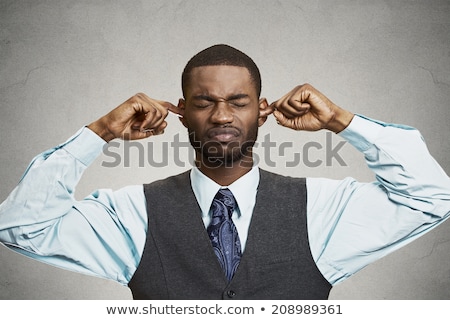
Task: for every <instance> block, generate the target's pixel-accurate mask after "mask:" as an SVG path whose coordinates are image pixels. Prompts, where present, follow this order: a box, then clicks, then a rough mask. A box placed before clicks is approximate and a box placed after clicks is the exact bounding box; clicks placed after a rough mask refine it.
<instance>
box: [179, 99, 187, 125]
mask: <svg viewBox="0 0 450 320" xmlns="http://www.w3.org/2000/svg"><path fill="white" fill-rule="evenodd" d="M178 109H180V111H181V112H180V114H183V115H182V116H180V117H179V118H178V119H180V121H181V123H182V124H183V126H185V127H186V128H187V123H186V119H185V118H184V112H185V110H186V101H185V100H184V99H182V98H180V99H179V100H178Z"/></svg>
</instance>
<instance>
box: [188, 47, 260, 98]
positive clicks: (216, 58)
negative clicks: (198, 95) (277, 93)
mask: <svg viewBox="0 0 450 320" xmlns="http://www.w3.org/2000/svg"><path fill="white" fill-rule="evenodd" d="M223 65H225V66H235V67H244V68H246V69H247V70H248V72H249V73H250V77H251V79H252V82H253V83H254V85H255V89H256V93H257V95H258V97H259V96H260V94H261V74H260V72H259V69H258V67H257V66H256V64H255V62H254V61H253V60H252V59H251V58H250V57H249V56H248V55H246V54H245V53H243V52H242V51H240V50H238V49H236V48H233V47H231V46H229V45H226V44H216V45H213V46H211V47H209V48H206V49H204V50H202V51H200V52H199V53H197V54H196V55H195V56H193V57H192V58H191V59H190V60H189V61H188V63H187V64H186V66H185V67H184V70H183V73H182V75H181V89H182V90H183V96H184V95H185V93H186V88H187V85H188V83H189V80H190V79H189V77H190V74H191V71H192V69H194V68H196V67H205V66H223Z"/></svg>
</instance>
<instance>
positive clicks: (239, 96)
mask: <svg viewBox="0 0 450 320" xmlns="http://www.w3.org/2000/svg"><path fill="white" fill-rule="evenodd" d="M248 97H249V95H248V94H245V93H239V94H233V95H231V96H228V97H226V99H225V101H232V100H240V99H245V98H248ZM192 98H193V99H194V100H206V101H211V102H216V101H217V99H214V98H213V97H211V96H208V95H204V94H199V95H197V96H194V97H192Z"/></svg>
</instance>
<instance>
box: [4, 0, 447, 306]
mask: <svg viewBox="0 0 450 320" xmlns="http://www.w3.org/2000/svg"><path fill="white" fill-rule="evenodd" d="M215 43H228V44H231V45H233V46H236V47H238V48H240V49H242V50H243V51H245V52H247V53H248V54H249V55H250V56H252V57H253V58H254V60H255V61H256V62H257V64H258V65H259V66H260V68H261V72H262V76H263V95H264V96H265V97H267V98H268V100H270V101H273V100H275V99H278V98H279V97H280V96H281V95H283V94H285V93H286V92H287V91H289V90H290V89H292V87H294V86H295V85H297V84H301V83H304V82H310V83H311V84H313V85H314V86H315V87H317V88H318V89H319V90H321V91H322V92H323V93H325V94H326V95H327V96H328V97H329V98H331V99H332V100H333V101H335V102H336V103H337V104H339V105H341V106H343V107H345V108H347V109H349V110H351V111H353V112H355V113H362V114H365V115H367V116H370V117H374V118H378V119H381V120H384V121H388V122H396V123H405V124H409V125H411V126H414V127H416V128H418V129H420V130H421V132H422V134H423V136H424V137H425V139H426V141H427V143H428V146H429V149H430V150H431V152H432V153H433V154H434V156H435V158H436V159H437V161H438V162H439V163H440V164H441V165H442V166H443V168H444V170H446V172H450V161H449V160H448V159H449V158H450V153H449V150H450V139H448V138H449V137H448V129H449V120H450V111H449V102H450V90H449V88H450V1H443V0H441V1H439V0H431V1H430V0H419V1H412V0H411V1H407V0H396V1H379V0H366V1H354V0H342V1H335V0H324V1H313V0H308V1H294V0H292V1H206V0H200V1H181V0H180V1H145V0H142V1H68V0H64V1H61V0H59V1H56V0H55V1H36V0H33V1H31V0H29V1H22V0H18V1H17V0H16V1H6V0H0V74H1V77H0V108H1V116H0V150H2V152H1V153H0V163H1V166H0V177H1V184H0V201H3V199H5V198H6V197H7V195H8V193H9V192H10V191H11V190H12V188H13V187H14V186H15V185H16V183H17V182H18V180H19V178H20V176H21V175H22V173H23V171H24V170H25V168H26V166H27V164H28V163H29V161H30V160H31V159H32V158H33V156H34V155H36V154H37V153H40V152H42V151H43V150H45V149H47V148H49V147H51V146H53V145H56V144H58V143H60V142H63V141H64V140H65V139H66V138H68V137H69V136H70V135H71V134H72V133H74V132H75V131H76V130H77V129H78V128H80V127H81V126H83V125H85V124H88V123H90V122H91V121H93V120H95V119H96V118H98V117H99V116H101V115H103V114H104V113H106V112H107V111H109V110H110V109H111V108H113V107H115V106H116V105H118V104H119V103H121V102H122V101H124V100H126V99H127V98H128V97H129V96H131V95H132V94H134V93H136V92H139V91H143V92H146V93H147V94H148V95H150V96H152V97H154V98H158V99H164V100H170V101H172V102H176V101H177V100H178V98H179V97H180V96H181V90H180V84H179V83H180V74H181V70H182V68H183V67H184V64H185V63H186V62H187V60H188V59H189V58H190V57H191V56H192V55H193V54H194V53H196V52H197V51H199V50H201V49H203V48H205V47H207V46H210V45H212V44H215ZM269 132H270V134H271V138H272V139H273V140H276V141H300V142H299V143H302V142H303V143H304V142H305V141H309V140H317V141H320V142H324V141H325V138H326V136H325V133H322V132H319V133H298V132H290V131H287V129H283V128H279V127H277V126H276V125H275V123H274V121H273V119H272V120H270V121H269V122H268V123H267V124H266V125H264V126H263V127H262V128H261V133H260V137H262V136H264V135H266V134H268V133H269ZM177 133H180V136H182V137H184V136H185V130H184V128H183V127H182V126H181V125H180V124H179V122H178V121H177V119H176V117H174V116H170V117H169V128H168V129H167V130H166V134H165V135H164V136H162V137H158V138H156V139H155V140H154V141H155V146H162V143H163V142H164V141H170V140H171V139H172V138H173V137H174V135H176V134H177ZM334 139H336V140H334V141H335V142H334V143H338V141H339V139H338V138H337V137H335V138H334ZM341 154H343V157H344V160H345V162H346V164H347V166H341V165H339V164H337V163H336V162H334V163H333V165H332V166H326V165H321V166H319V167H315V168H312V167H308V166H305V165H303V166H300V167H299V168H297V169H292V168H291V169H288V168H285V167H283V166H279V167H277V168H275V169H274V170H275V171H278V172H280V173H288V172H289V173H290V174H292V175H297V176H327V177H333V178H343V177H345V176H349V175H351V176H354V177H355V178H357V179H360V180H362V181H368V180H371V179H372V174H371V173H370V172H369V171H368V170H367V169H366V167H365V165H364V162H363V159H362V157H361V155H359V154H358V153H356V152H355V151H354V150H353V149H352V148H351V147H349V146H348V145H346V146H345V147H344V148H343V153H341ZM315 156H316V157H320V156H323V155H320V154H317V155H315ZM274 157H275V159H276V155H274ZM105 160H108V161H110V160H111V159H108V158H105V156H104V155H103V156H101V157H100V158H99V159H98V161H96V163H95V164H94V165H93V166H92V167H90V168H89V169H88V170H87V172H86V174H85V175H84V177H83V179H82V181H81V183H80V185H79V187H78V189H77V194H78V195H79V196H82V195H85V194H87V193H89V192H91V191H92V190H94V189H96V188H103V187H111V188H118V187H120V186H123V185H127V184H135V183H142V182H148V181H152V180H155V179H157V178H160V177H164V176H167V175H170V174H173V173H176V172H180V171H182V170H184V169H185V168H182V167H179V166H176V165H175V164H174V163H173V162H170V163H169V165H168V166H167V167H165V168H151V167H149V166H146V167H139V165H138V162H136V161H135V162H136V163H134V162H133V165H132V167H127V166H125V165H123V164H122V165H120V166H118V167H116V168H106V167H105V166H104V165H102V164H103V161H105ZM263 166H264V163H263ZM449 252H450V223H449V222H447V223H444V224H443V225H441V226H440V227H438V228H437V229H436V230H434V231H433V232H431V233H429V234H427V235H425V236H424V237H423V238H421V239H419V240H417V241H416V242H414V243H413V244H411V245H409V246H407V247H405V248H403V249H401V250H399V251H398V252H396V253H394V254H391V255H389V256H388V257H386V258H384V259H382V260H380V261H379V262H377V263H375V264H373V265H371V266H369V267H367V268H366V269H364V270H363V271H361V272H360V273H359V274H357V275H355V276H354V277H353V278H351V279H350V280H348V281H346V282H345V283H342V284H340V285H338V286H336V287H335V288H334V289H333V290H332V293H331V298H332V299H449V298H450V254H449ZM0 298H1V299H129V298H131V295H130V292H129V291H128V289H127V288H124V287H121V286H120V285H117V284H115V283H113V282H110V281H106V280H101V279H96V278H92V277H87V276H83V275H79V274H75V273H71V272H67V271H64V270H60V269H57V268H53V267H49V266H47V265H44V264H41V263H37V262H34V261H31V260H29V259H27V258H24V257H22V256H20V255H18V254H15V253H13V252H11V251H9V250H7V249H6V248H4V247H0Z"/></svg>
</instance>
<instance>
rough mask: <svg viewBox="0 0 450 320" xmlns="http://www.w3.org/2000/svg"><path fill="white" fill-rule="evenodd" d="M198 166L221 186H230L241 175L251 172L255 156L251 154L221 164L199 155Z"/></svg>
mask: <svg viewBox="0 0 450 320" xmlns="http://www.w3.org/2000/svg"><path fill="white" fill-rule="evenodd" d="M196 166H197V168H198V169H199V170H200V171H201V172H202V173H203V174H204V175H206V176H207V177H209V178H210V179H212V180H213V181H215V182H216V183H217V184H219V185H221V186H229V185H230V184H232V183H233V182H235V181H236V180H238V179H239V178H240V177H242V176H243V175H245V174H246V173H247V172H249V171H250V170H251V169H252V167H253V157H252V155H251V154H250V155H249V156H245V157H243V158H242V159H239V160H238V161H234V162H233V163H228V164H221V165H219V164H218V163H211V162H208V161H205V159H203V157H201V156H197V160H196Z"/></svg>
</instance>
